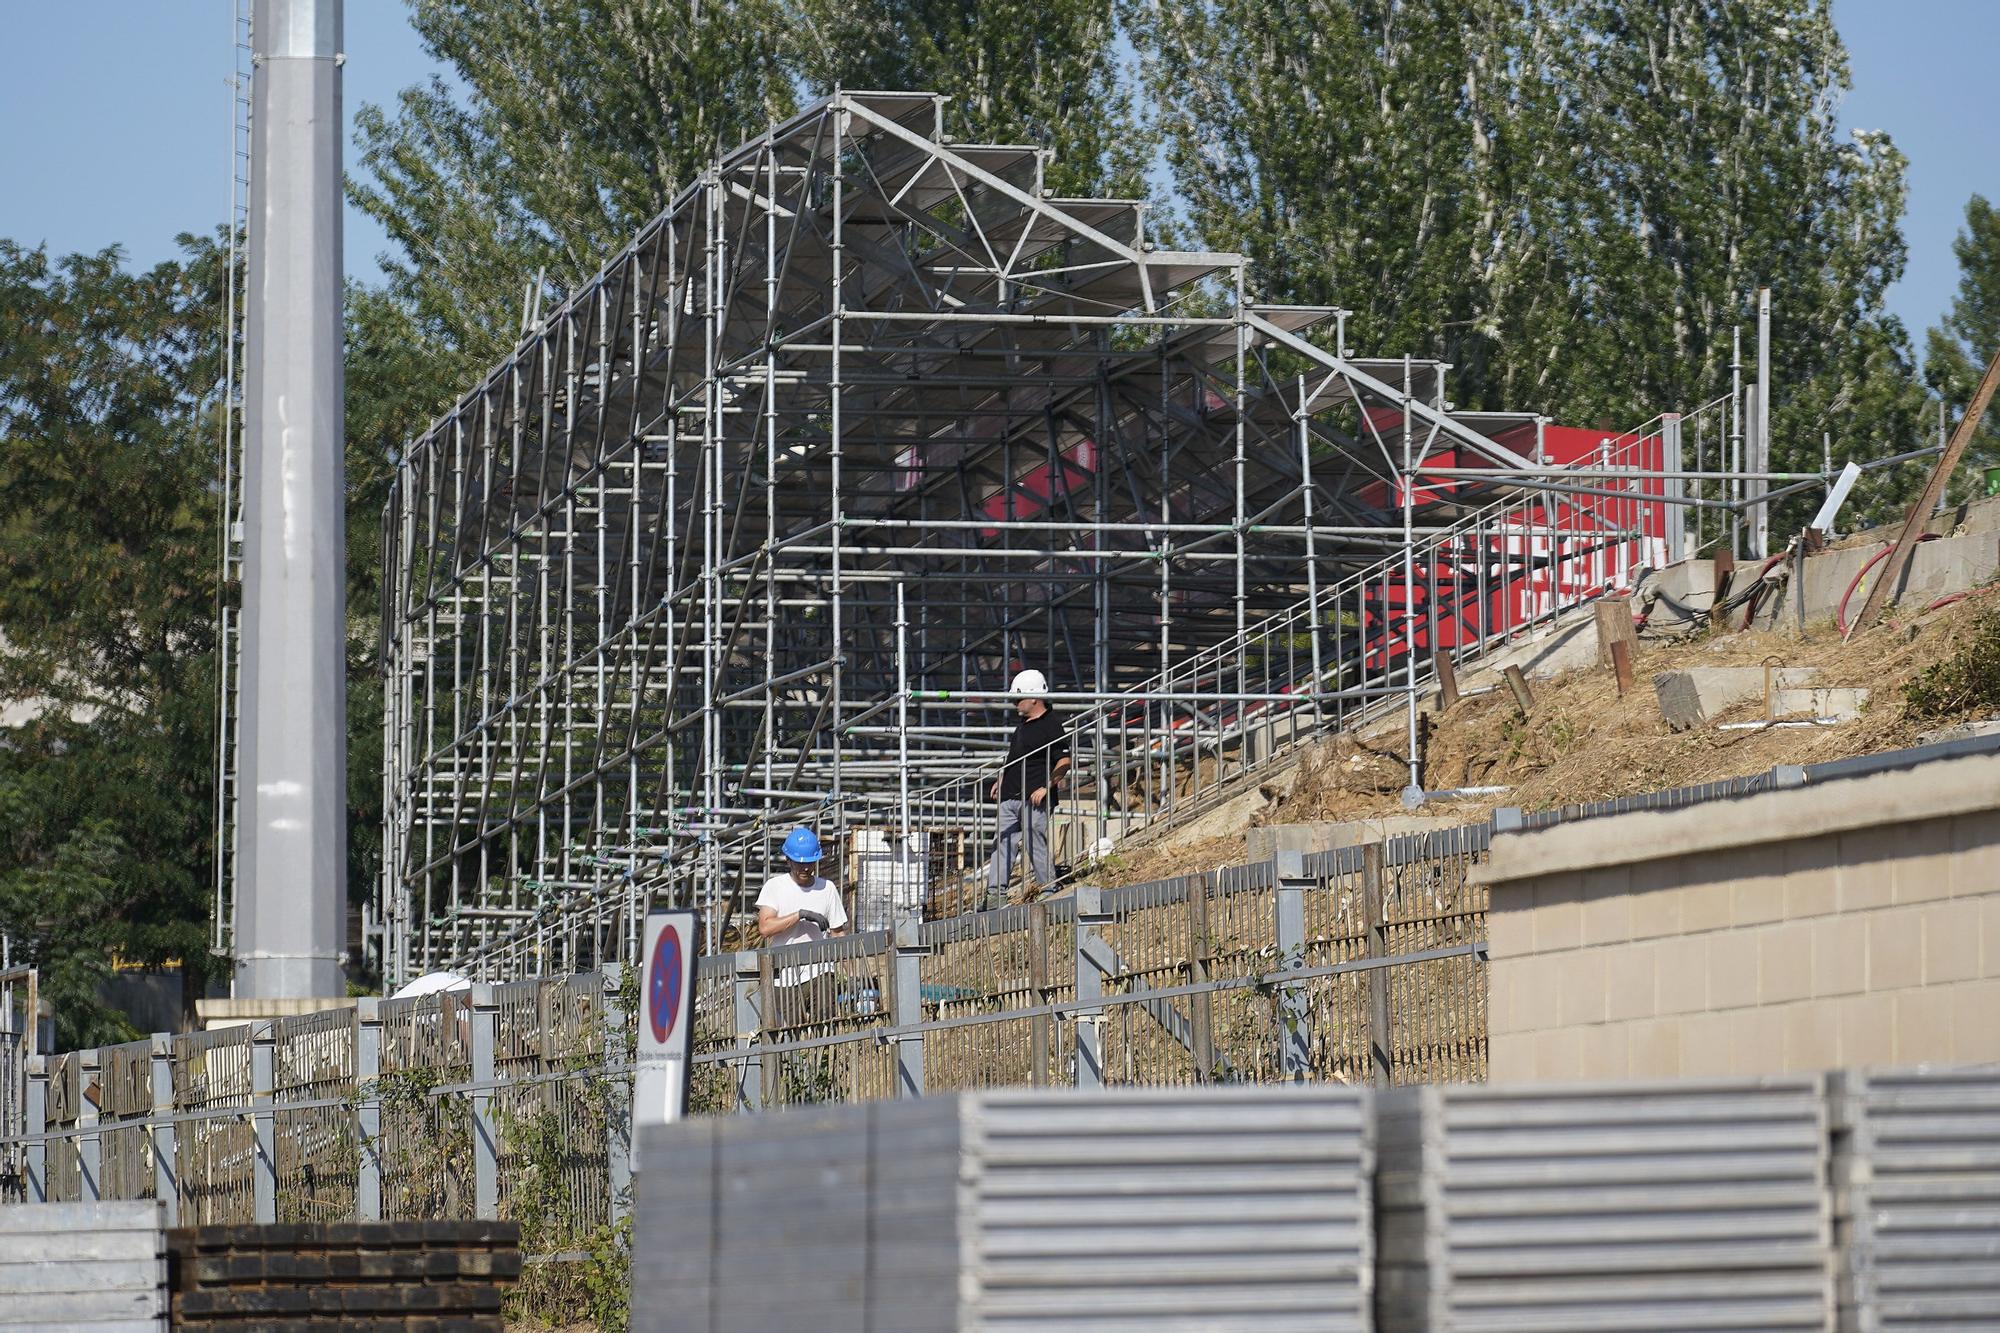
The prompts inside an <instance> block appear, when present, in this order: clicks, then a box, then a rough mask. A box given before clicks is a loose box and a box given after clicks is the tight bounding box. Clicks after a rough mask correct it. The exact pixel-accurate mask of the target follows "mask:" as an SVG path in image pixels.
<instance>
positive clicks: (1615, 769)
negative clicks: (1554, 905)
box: [1100, 587, 2000, 883]
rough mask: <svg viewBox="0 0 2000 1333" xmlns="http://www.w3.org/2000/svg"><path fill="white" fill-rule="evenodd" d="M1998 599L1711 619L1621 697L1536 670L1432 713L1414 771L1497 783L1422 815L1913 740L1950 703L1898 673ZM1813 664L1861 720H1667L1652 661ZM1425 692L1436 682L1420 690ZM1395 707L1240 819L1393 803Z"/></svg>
mask: <svg viewBox="0 0 2000 1333" xmlns="http://www.w3.org/2000/svg"><path fill="white" fill-rule="evenodd" d="M1997 607H2000V588H1995V587H1989V588H1983V589H1980V590H1978V591H1977V592H1975V593H1974V594H1973V595H1972V596H1970V597H1968V598H1966V599H1965V600H1964V601H1961V602H1958V603H1955V604H1953V605H1951V606H1948V607H1945V608H1943V609H1941V610H1939V611H1936V612H1932V613H1929V614H1917V615H1914V616H1911V617H1909V618H1905V619H1898V618H1896V617H1895V615H1894V613H1892V614H1891V616H1890V617H1889V618H1886V619H1885V620H1884V621H1883V622H1882V623H1881V624H1880V625H1878V626H1877V627H1875V628H1874V629H1872V630H1870V631H1868V632H1867V633H1866V634H1861V635H1857V636H1856V637H1855V638H1854V639H1853V640H1852V641H1851V642H1846V643H1843V642H1842V641H1841V640H1840V637H1839V635H1838V633H1837V632H1836V631H1835V629H1834V627H1833V626H1832V625H1831V624H1830V623H1826V624H1819V625H1814V626H1809V627H1808V630H1807V634H1806V637H1805V638H1804V639H1800V638H1799V637H1798V636H1797V635H1795V634H1793V633H1790V632H1786V631H1777V632H1763V631H1754V630H1753V631H1744V632H1734V633H1731V632H1721V633H1712V634H1704V635H1702V636H1700V637H1698V638H1695V639H1692V640H1684V641H1656V642H1648V643H1645V644H1642V645H1641V647H1640V649H1639V655H1638V660H1637V661H1636V662H1634V664H1633V674H1634V676H1635V685H1634V688H1633V690H1632V691H1631V693H1630V694H1628V695H1626V696H1625V697H1624V698H1620V697H1619V695H1618V689H1617V684H1616V682H1615V680H1614V679H1613V677H1612V674H1611V672H1610V670H1609V669H1608V668H1604V669H1596V670H1583V671H1573V672H1569V673H1567V674H1565V675H1562V676H1559V677H1556V678H1555V679H1552V680H1546V681H1536V682H1534V683H1533V688H1534V694H1535V706H1534V708H1533V710H1532V711H1531V712H1530V713H1529V715H1528V716H1527V717H1526V718H1522V717H1521V716H1520V715H1519V714H1518V712H1517V711H1516V709H1515V707H1514V700H1513V696H1512V695H1511V694H1509V693H1508V692H1507V691H1506V689H1505V688H1504V687H1503V688H1502V689H1500V690H1498V691H1496V692H1494V693H1492V694H1486V695H1482V696H1479V697H1477V698H1472V699H1465V700H1462V701H1461V702H1460V703H1459V704H1458V705H1457V706H1456V707H1455V708H1453V709H1452V710H1451V711H1450V712H1448V713H1445V714H1443V715H1441V716H1439V715H1435V714H1430V715H1428V717H1427V725H1428V732H1429V736H1428V741H1427V744H1426V746H1425V754H1424V760H1425V771H1424V785H1425V786H1426V787H1429V788H1431V789H1433V790H1437V789H1441V788H1448V787H1485V786H1504V787H1507V788H1509V791H1508V792H1507V793H1506V794H1504V795H1500V796H1495V797H1488V798H1483V799H1476V800H1464V801H1457V802H1452V803H1449V804H1444V803H1438V804H1434V805H1432V806H1431V807H1429V808H1427V809H1426V810H1425V811H1424V812H1423V813H1424V814H1426V815H1450V816H1454V817H1461V818H1462V819H1463V821H1464V822H1466V823H1471V822H1474V821H1476V820H1478V819H1481V818H1483V817H1484V816H1485V815H1487V814H1488V813H1489V812H1490V811H1491V810H1492V809H1493V808H1494V807H1495V806H1498V805H1514V806H1520V807H1523V808H1524V809H1529V810H1542V809H1549V808H1552V807H1556V806H1562V805H1570V804H1580V803H1583V802H1587V801H1598V800H1605V799H1608V798H1611V797H1617V796H1630V795H1636V794H1638V793H1642V792H1650V791H1657V790H1660V789H1663V788H1668V787H1681V786H1689V785H1693V784H1696V783H1703V782H1712V781H1716V780H1718V779H1722V778H1730V777H1740V776H1744V775H1746V774H1751V773H1760V772H1763V771H1765V770H1767V769H1769V768H1771V767H1772V766H1773V765H1776V764H1817V763H1825V762H1828V761H1830V760H1835V759H1845V758H1849V757H1851V756H1854V755H1862V754H1873V753H1876V752H1878V751H1882V750H1891V749H1896V748H1899V747H1902V746H1907V745H1912V744H1915V743H1916V739H1917V734H1918V733H1919V732H1920V731H1925V730H1929V729H1931V728H1933V727H1936V726H1939V725H1941V723H1943V722H1947V721H1951V720H1954V719H1948V718H1947V719H1927V720H1924V721H1921V722H1919V721H1917V720H1915V719H1913V718H1910V717H1908V716H1906V709H1905V706H1904V703H1903V686H1904V685H1905V684H1907V683H1908V682H1909V681H1910V680H1911V679H1913V678H1914V677H1915V676H1916V675H1918V674H1919V673H1920V672H1921V671H1922V670H1923V669H1924V668H1926V667H1928V666H1929V665H1931V664H1932V663H1934V662H1937V661H1939V660H1941V659H1942V658H1944V657H1946V656H1948V655H1949V654H1950V652H1951V651H1952V649H1953V648H1954V647H1955V646H1956V645H1957V644H1958V643H1959V642H1961V641H1962V640H1963V639H1965V638H1966V637H1968V636H1969V634H1970V631H1971V628H1972V626H1973V625H1974V623H1975V622H1976V621H1977V620H1978V618H1979V617H1980V616H1981V615H1982V614H1992V613H1994V612H1995V610H1996V608H1997ZM1763 665H1771V666H1816V667H1818V668H1820V675H1819V676H1818V678H1817V679H1816V681H1815V684H1818V685H1825V686H1862V687H1865V688H1867V689H1869V690H1870V691H1871V692H1872V694H1871V697H1870V700H1869V707H1868V709H1867V711H1866V712H1864V713H1863V714H1862V716H1861V717H1860V718H1859V719H1857V720H1856V721H1853V722H1849V723H1846V724H1843V725H1841V726H1835V727H1787V728H1774V729H1771V730H1765V731H1722V730H1719V729H1717V727H1716V726H1715V725H1714V724H1715V723H1718V722H1729V721H1748V720H1752V719H1754V718H1757V717H1760V716H1762V703H1761V700H1759V701H1753V702H1751V703H1747V704H1744V705H1742V706H1740V707H1738V708H1736V709H1733V710H1731V711H1730V712H1728V713H1725V714H1723V715H1722V716H1720V717H1717V718H1712V719H1710V725H1709V726H1708V727H1706V728H1703V729H1701V730H1698V731H1692V732H1684V733H1679V734H1676V733H1674V732H1671V731H1669V730H1668V729H1667V726H1666V723H1665V722H1664V721H1663V720H1662V719H1661V717H1660V710H1659V705H1658V702H1657V700H1656V698H1655V695H1654V692H1653V688H1652V677H1653V676H1654V675H1655V674H1657V673H1660V672H1664V671H1674V670H1681V669H1685V668H1690V667H1703V666H1750V667H1754V666H1763ZM1426 702H1427V705H1432V704H1434V702H1435V700H1434V696H1433V697H1431V698H1430V699H1427V701H1426ZM1405 726H1406V724H1405V722H1404V721H1403V719H1402V717H1401V716H1400V715H1398V716H1396V717H1393V718H1390V719H1388V720H1386V721H1384V722H1382V723H1379V724H1377V725H1376V726H1375V727H1373V728H1370V729H1369V730H1368V731H1366V732H1363V733H1362V734H1361V735H1359V736H1341V737H1336V738H1334V739H1332V740H1329V741H1327V742H1325V743H1323V744H1321V745H1320V746H1318V747H1316V748H1315V749H1314V750H1313V751H1312V752H1311V753H1310V754H1308V755H1307V756H1306V757H1305V759H1304V760H1303V761H1302V762H1301V764H1300V767H1299V771H1298V775H1297V777H1296V779H1295V780H1294V781H1293V782H1292V784H1291V787H1290V791H1289V793H1288V794H1287V795H1285V796H1283V797H1282V798H1280V799H1278V800H1276V801H1274V802H1272V803H1271V804H1270V805H1268V806H1267V807H1266V808H1265V809H1264V810H1262V811H1260V812H1259V813H1258V814H1257V815H1255V816H1253V817H1252V818H1251V819H1250V820H1249V821H1247V822H1250V823H1256V824H1292V823H1308V822H1315V821H1323V820H1324V821H1345V820H1358V819H1375V818H1382V817H1385V816H1391V815H1398V814H1402V813H1404V811H1403V808H1402V805H1401V801H1400V793H1401V789H1402V786H1403V784H1404V781H1405V778H1404V776H1403V774H1404V769H1403V767H1402V764H1403V749H1404V746H1405V744H1406V742H1405V740H1404V735H1405V732H1404V728H1405ZM1244 842H1245V840H1244V838H1243V837H1242V836H1241V835H1230V836H1226V837H1216V838H1208V839H1204V840H1202V841H1199V842H1196V843H1192V844H1187V845H1180V846H1175V845H1170V844H1169V845H1160V846H1142V847H1135V848H1133V849H1132V850H1130V851H1127V852H1125V853H1124V854H1122V855H1121V856H1120V857H1119V858H1118V861H1117V864H1116V865H1115V866H1113V867H1111V868H1110V869H1109V870H1108V871H1107V872H1106V873H1105V874H1104V875H1103V876H1101V877H1100V882H1103V883H1133V882H1139V881H1144V880H1149V879H1160V878H1165V877H1167V876H1170V875H1180V874H1187V873H1189V872H1191V871H1198V870H1210V869H1214V868H1216V867H1218V866H1224V865H1233V864H1240V863H1241V861H1242V860H1243V858H1244V856H1245V846H1244Z"/></svg>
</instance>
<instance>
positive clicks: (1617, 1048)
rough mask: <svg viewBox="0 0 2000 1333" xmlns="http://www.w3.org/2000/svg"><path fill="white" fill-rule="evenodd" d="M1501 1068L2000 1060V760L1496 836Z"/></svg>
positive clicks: (1502, 1074) (1597, 1071)
mask: <svg viewBox="0 0 2000 1333" xmlns="http://www.w3.org/2000/svg"><path fill="white" fill-rule="evenodd" d="M1486 879H1487V881H1488V885H1489V889H1490V891H1491V907H1490V910H1489V916H1488V932H1489V934H1488V948H1489V959H1490V967H1489V973H1488V975H1489V987H1490V990H1489V1016H1490V1022H1491V1078H1492V1079H1493V1081H1494V1082H1496V1083H1498V1082H1509V1081H1521V1080H1549V1079H1604V1078H1672V1077H1699V1076H1707V1075H1719V1074H1779V1073H1790V1072H1801V1071H1813V1070H1823V1069H1829V1068H1834V1067H1836V1066H1842V1065H1846V1066H1857V1065H1884V1064H1914V1063H1922V1062H1932V1061H1941V1062H1959V1063H1963V1062H1976V1061H1988V1060H2000V1018H1996V1015H2000V756H1992V755H1981V756H1973V757H1968V758H1962V759H1956V760H1949V761H1945V762H1941V763H1934V764H1930V765H1925V766H1923V767H1921V768H1917V769H1911V770H1905V771H1901V772H1891V773H1881V774H1875V775H1872V776H1868V777H1862V778H1853V779H1846V780H1842V781H1838V782H1831V783H1827V784H1825V785H1824V786H1815V787H1799V788H1794V789H1790V790H1780V791H1772V792H1765V793H1761V794H1759V795H1756V796H1751V797H1746V798H1742V799H1739V800H1735V801H1729V802H1716V803H1710V804H1707V805H1704V806H1699V807H1693V808H1689V809H1685V810H1678V811H1670V812H1663V813H1646V814H1635V815H1622V816H1617V817H1613V818H1606V819H1596V820H1586V821H1581V822H1579V823H1575V824H1570V825H1562V826H1558V827H1555V828H1550V829H1543V830H1537V831H1532V832H1527V833H1517V834H1506V835H1502V836H1499V837H1496V838H1495V839H1494V842H1493V852H1492V859H1491V863H1490V865H1489V866H1488V867H1487V870H1486Z"/></svg>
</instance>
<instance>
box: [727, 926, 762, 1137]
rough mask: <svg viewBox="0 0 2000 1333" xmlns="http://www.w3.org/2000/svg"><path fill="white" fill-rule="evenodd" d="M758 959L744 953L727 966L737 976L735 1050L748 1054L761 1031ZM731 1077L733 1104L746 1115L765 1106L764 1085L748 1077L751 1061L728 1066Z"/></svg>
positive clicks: (752, 953)
mask: <svg viewBox="0 0 2000 1333" xmlns="http://www.w3.org/2000/svg"><path fill="white" fill-rule="evenodd" d="M757 958H758V954H757V953H755V952H750V951H746V952H743V953H736V954H731V955H730V964H731V966H732V968H733V969H734V971H735V976H736V982H735V987H736V1046H737V1049H738V1050H748V1049H749V1048H750V1047H751V1045H752V1044H753V1043H755V1041H756V1040H757V1036H758V1034H759V1033H760V1032H762V1031H763V1022H762V1019H761V1014H762V1010H761V1009H760V1008H759V1005H760V1003H761V999H760V997H759V996H758V994H757ZM730 1067H731V1071H732V1076H733V1077H734V1078H735V1080H736V1104H737V1105H738V1106H740V1107H742V1108H743V1109H744V1110H746V1111H755V1110H758V1109H760V1108H761V1107H762V1106H763V1105H764V1081H763V1078H762V1076H761V1075H759V1076H758V1077H756V1078H752V1077H751V1076H750V1059H749V1057H748V1056H745V1057H743V1058H741V1059H737V1060H733V1061H731V1062H730Z"/></svg>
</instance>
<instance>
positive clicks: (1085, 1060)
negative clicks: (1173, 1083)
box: [1076, 884, 1110, 1088]
mask: <svg viewBox="0 0 2000 1333" xmlns="http://www.w3.org/2000/svg"><path fill="white" fill-rule="evenodd" d="M1109 921H1110V917H1109V915H1108V914H1107V913H1106V912H1105V910H1104V891H1103V890H1102V889H1100V888H1098V887H1096V886H1095V885H1091V884H1085V885H1080V886H1079V887H1078V888H1077V890H1076V1005H1077V1009H1076V1086H1077V1087H1079V1088H1101V1087H1103V1086H1104V1006H1103V1003H1102V1002H1103V999H1104V974H1103V973H1102V972H1099V971H1098V970H1097V964H1096V963H1094V962H1092V961H1091V960H1090V956H1089V951H1088V947H1087V946H1088V945H1089V944H1090V942H1091V941H1092V940H1094V939H1096V938H1097V932H1098V930H1099V929H1101V928H1102V927H1103V926H1104V925H1106V924H1107V923H1108V922H1109Z"/></svg>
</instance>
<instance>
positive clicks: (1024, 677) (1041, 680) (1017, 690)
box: [1008, 667, 1049, 699]
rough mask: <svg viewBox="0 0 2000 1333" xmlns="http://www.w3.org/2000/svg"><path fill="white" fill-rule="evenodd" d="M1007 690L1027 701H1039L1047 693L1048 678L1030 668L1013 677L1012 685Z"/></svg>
mask: <svg viewBox="0 0 2000 1333" xmlns="http://www.w3.org/2000/svg"><path fill="white" fill-rule="evenodd" d="M1008 690H1009V693H1012V694H1019V695H1022V696H1024V697H1026V698H1029V699H1039V698H1041V697H1042V696H1043V695H1045V694H1047V693H1048V692H1049V678H1048V677H1047V676H1044V675H1043V674H1042V673H1041V672H1039V671H1036V670H1035V669H1034V668H1032V667H1030V668H1029V669H1028V670H1026V671H1023V672H1021V673H1020V674H1018V675H1016V676H1015V677H1014V683H1013V684H1012V685H1011V686H1009V687H1008Z"/></svg>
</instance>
